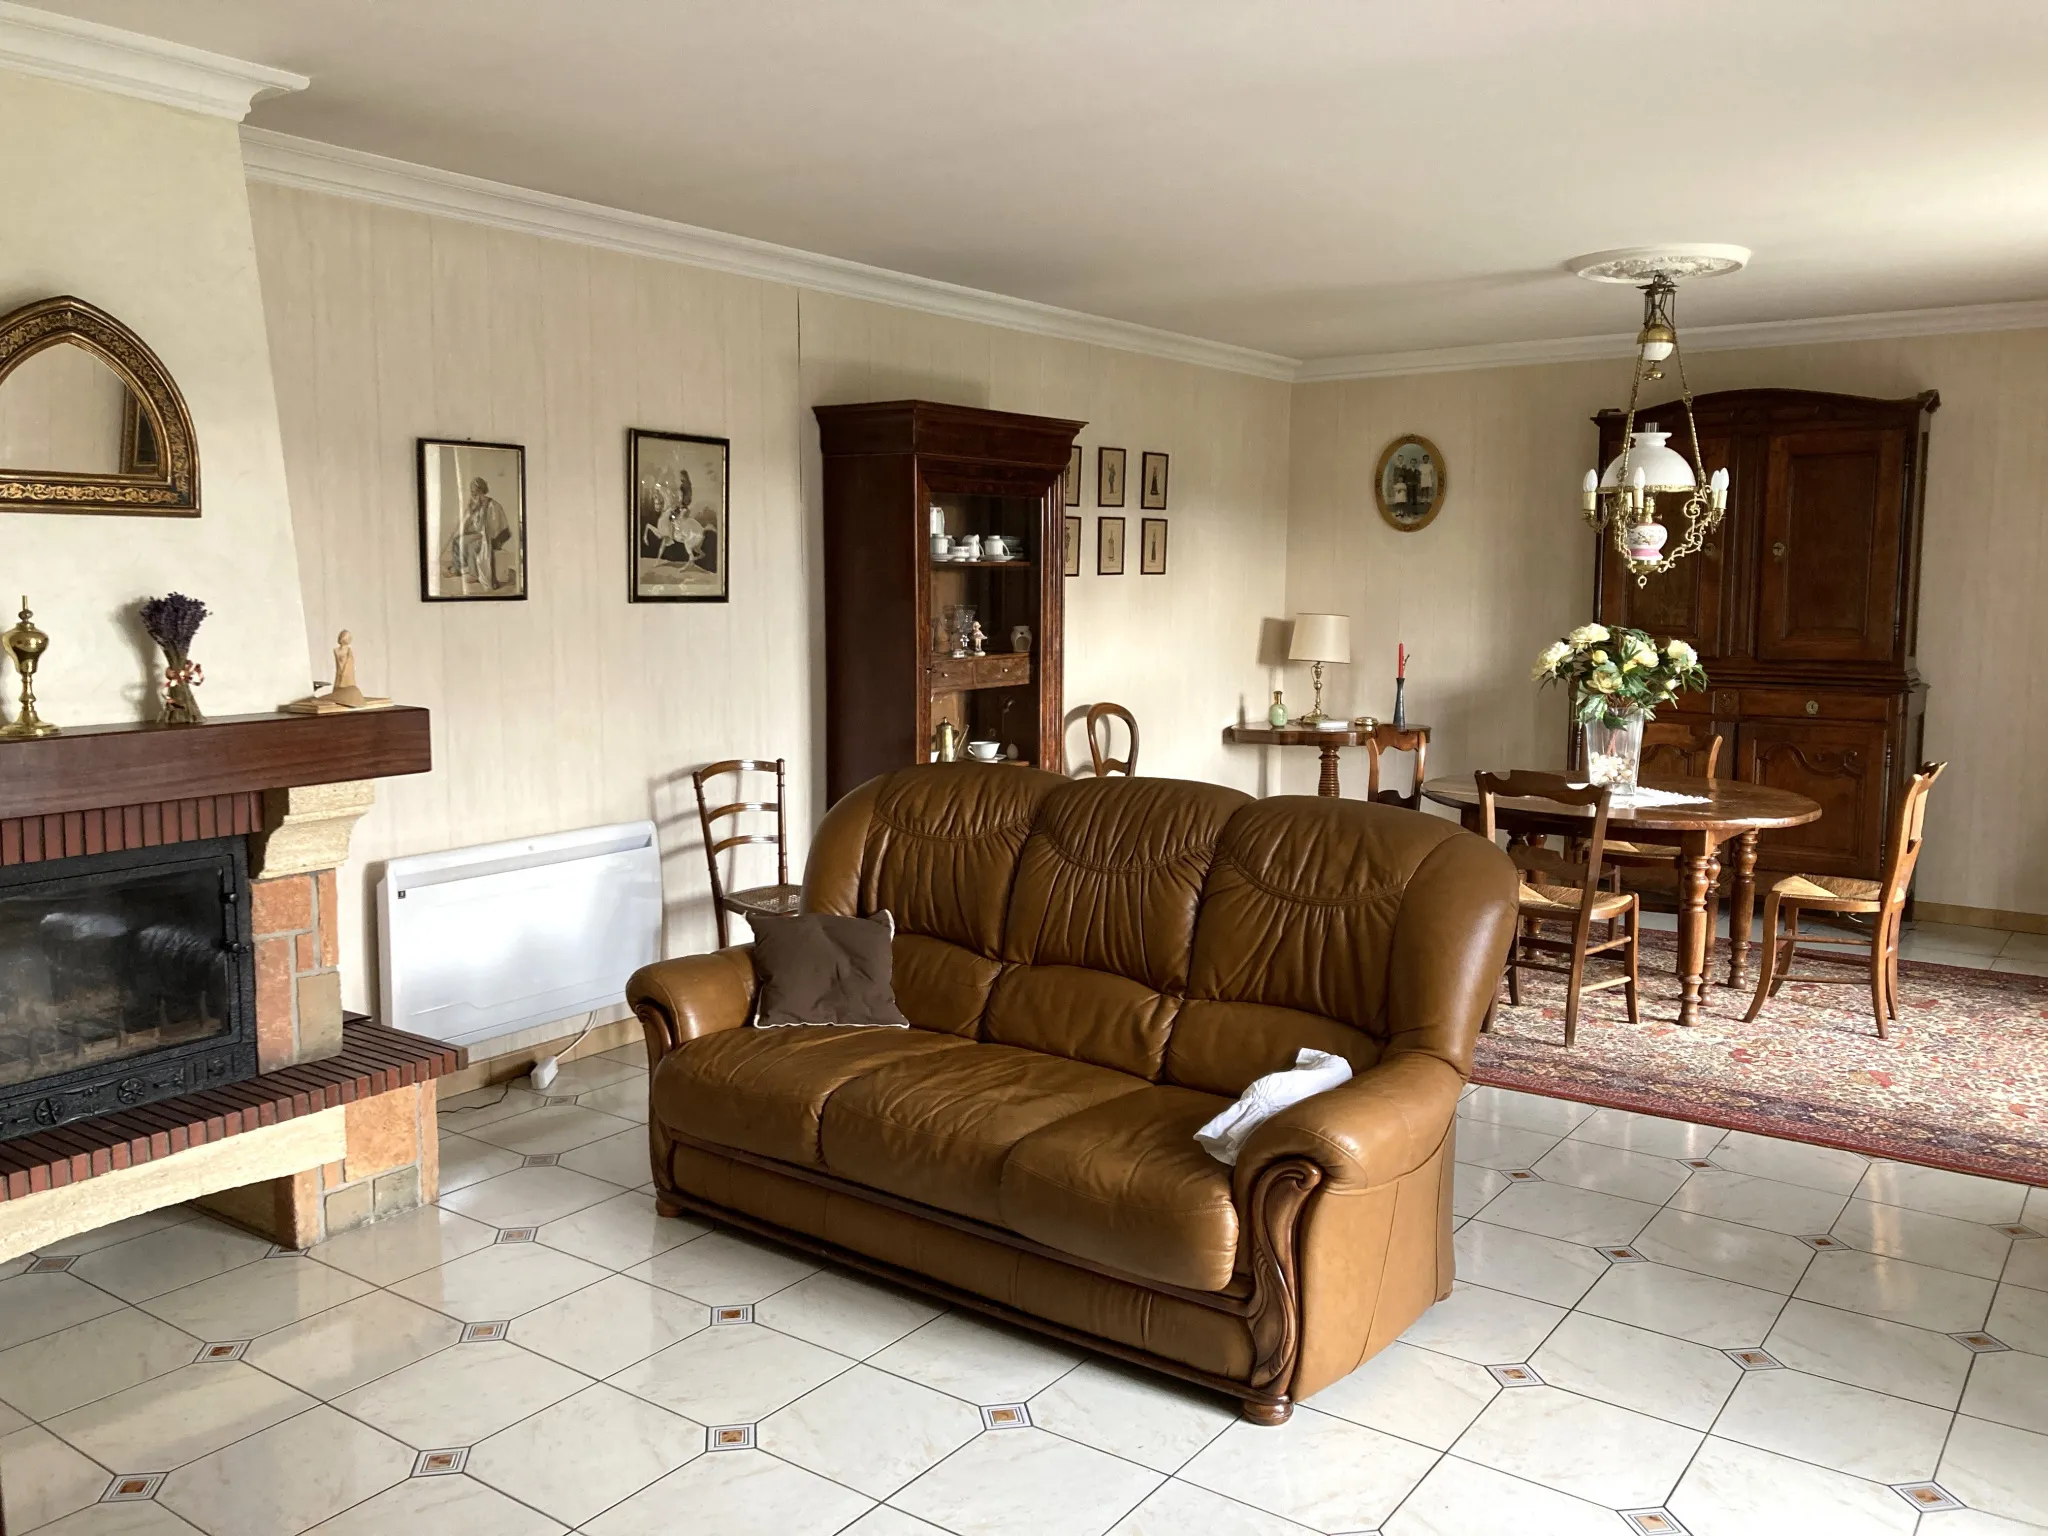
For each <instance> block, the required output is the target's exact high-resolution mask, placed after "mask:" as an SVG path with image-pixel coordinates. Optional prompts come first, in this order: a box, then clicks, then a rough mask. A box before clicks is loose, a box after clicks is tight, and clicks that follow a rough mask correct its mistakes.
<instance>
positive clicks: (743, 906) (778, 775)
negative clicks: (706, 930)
mask: <svg viewBox="0 0 2048 1536" xmlns="http://www.w3.org/2000/svg"><path fill="white" fill-rule="evenodd" d="M750 773H773V774H774V775H775V798H774V799H773V800H772V801H771V800H747V799H744V798H742V799H738V800H734V801H732V802H731V803H730V804H727V805H717V806H714V805H712V804H711V803H710V801H709V800H708V799H707V798H706V797H705V794H704V786H705V785H706V784H707V783H708V782H710V781H711V780H712V779H715V778H719V777H722V776H723V775H725V774H731V775H732V776H733V793H734V794H736V795H742V796H744V794H745V792H746V775H748V774H750ZM690 782H691V783H692V784H693V785H695V786H696V789H697V819H698V820H699V821H700V822H701V823H702V824H703V827H704V860H705V862H706V863H707V864H709V865H710V866H711V909H712V911H713V912H714V913H715V914H716V916H717V919H718V947H719V948H720V949H724V948H726V947H727V946H728V945H730V944H731V943H732V934H731V924H730V914H732V913H735V912H737V913H738V914H739V915H740V916H741V917H749V918H751V917H793V916H795V915H796V914H797V913H798V912H800V911H801V910H803V887H802V886H800V885H791V884H790V883H789V835H788V819H787V816H786V813H785V811H784V808H783V801H784V794H783V790H784V773H783V759H781V758H779V757H778V758H776V759H775V761H773V762H772V763H771V762H768V761H766V760H763V759H758V758H751V757H736V758H729V759H727V760H726V761H725V762H722V763H706V764H705V765H704V766H703V767H702V768H699V769H697V770H696V771H695V772H694V773H692V774H691V775H690ZM760 811H773V812H774V813H775V832H774V834H773V835H772V836H771V835H770V834H768V833H766V832H738V833H735V834H734V835H732V836H731V837H724V838H721V837H718V836H717V835H716V833H715V832H714V831H713V830H712V823H713V822H719V821H726V820H728V819H730V820H732V821H735V822H737V821H738V819H739V818H740V817H741V816H743V815H745V814H747V813H748V812H760ZM749 843H773V844H774V845H775V884H773V885H756V886H750V887H748V888H747V889H745V890H740V891H728V890H727V889H726V888H725V878H724V876H723V875H721V874H720V873H719V869H718V856H719V855H720V854H721V853H724V852H725V851H726V850H727V849H729V848H738V847H741V846H743V845H745V844H749Z"/></svg>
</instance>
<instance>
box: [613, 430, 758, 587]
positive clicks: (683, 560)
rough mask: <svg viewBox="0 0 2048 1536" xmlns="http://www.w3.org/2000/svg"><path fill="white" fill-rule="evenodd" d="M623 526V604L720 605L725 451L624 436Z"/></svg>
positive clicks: (728, 566) (725, 583)
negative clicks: (626, 576) (628, 578)
mask: <svg viewBox="0 0 2048 1536" xmlns="http://www.w3.org/2000/svg"><path fill="white" fill-rule="evenodd" d="M626 457H627V460H628V463H627V466H626V468H627V475H626V484H627V486H628V491H627V495H628V496H629V497H630V498H631V505H630V506H628V508H627V509H626V510H627V516H626V523H627V534H628V537H630V538H631V539H632V541H633V552H632V557H631V559H630V561H629V563H628V569H629V570H630V571H631V573H632V585H631V586H630V587H629V588H627V591H626V597H627V600H628V601H629V602H635V603H722V602H724V601H725V600H726V598H727V596H728V594H729V593H730V591H731V587H730V584H729V582H730V576H731V571H732V544H731V533H732V526H731V519H730V518H729V517H728V516H727V511H728V502H727V497H726V490H727V486H728V484H729V477H730V471H731V462H732V444H731V443H730V442H729V441H728V440H727V439H725V438H722V437H691V436H689V435H688V434H686V433H682V432H648V431H643V430H642V429H641V428H639V427H632V428H628V429H627V432H626Z"/></svg>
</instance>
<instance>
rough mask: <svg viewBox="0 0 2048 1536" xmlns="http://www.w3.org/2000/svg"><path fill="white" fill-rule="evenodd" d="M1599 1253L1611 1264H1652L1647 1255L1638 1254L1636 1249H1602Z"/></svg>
mask: <svg viewBox="0 0 2048 1536" xmlns="http://www.w3.org/2000/svg"><path fill="white" fill-rule="evenodd" d="M1599 1252H1600V1257H1602V1258H1603V1259H1605V1260H1607V1262H1608V1263H1610V1264H1647V1263H1649V1262H1650V1260H1649V1256H1648V1255H1647V1254H1641V1253H1637V1252H1636V1251H1635V1249H1633V1248H1629V1247H1620V1248H1602V1249H1600V1250H1599Z"/></svg>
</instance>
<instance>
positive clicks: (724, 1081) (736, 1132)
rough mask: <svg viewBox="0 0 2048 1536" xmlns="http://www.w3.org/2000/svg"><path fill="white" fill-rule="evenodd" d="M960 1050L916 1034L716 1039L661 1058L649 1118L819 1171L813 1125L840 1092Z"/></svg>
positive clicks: (769, 1032)
mask: <svg viewBox="0 0 2048 1536" xmlns="http://www.w3.org/2000/svg"><path fill="white" fill-rule="evenodd" d="M966 1048H967V1042H966V1041H964V1040H959V1039H955V1038H954V1037H953V1036H951V1035H939V1034H933V1033H932V1032H931V1031H929V1030H923V1029H859V1028H851V1029H849V1028H840V1027H836V1026H813V1027H809V1028H804V1029H794V1028H792V1029H722V1030H718V1031H716V1032H715V1033H712V1034H708V1035H704V1036H702V1037H701V1038H699V1039H696V1040H691V1041H688V1042H686V1043H685V1044H683V1045H682V1046H680V1047H678V1048H677V1049H676V1050H673V1051H671V1052H669V1054H668V1055H667V1056H665V1057H664V1058H662V1062H661V1065H660V1066H659V1067H658V1068H656V1069H655V1073H654V1079H653V1082H652V1083H651V1084H650V1088H649V1096H648V1097H649V1109H650V1112H651V1113H652V1114H653V1115H654V1116H655V1118H656V1119H658V1120H659V1121H660V1122H661V1123H662V1124H663V1125H665V1126H668V1127H669V1128H670V1129H671V1130H673V1131H675V1132H676V1133H677V1134H679V1135H683V1136H688V1137H690V1138H692V1139H693V1140H696V1141H705V1142H712V1143H715V1144H716V1145H719V1146H725V1147H736V1148H738V1149H739V1150H740V1151H742V1152H753V1153H757V1154H759V1155H760V1156H762V1157H773V1158H779V1159H781V1160H782V1161H783V1162H786V1163H799V1164H803V1165H805V1166H807V1167H812V1168H816V1167H820V1166H822V1159H821V1158H820V1156H819V1153H818V1118H819V1115H820V1114H821V1113H822V1112H823V1110H824V1107H825V1102H826V1100H828V1099H829V1098H831V1096H832V1095H833V1094H834V1093H835V1092H837V1091H839V1090H840V1089H841V1088H843V1087H844V1086H845V1085H846V1084H847V1083H849V1082H852V1081H854V1080H855V1079H856V1078H859V1077H861V1076H863V1075H864V1074H866V1073H869V1072H872V1071H875V1070H876V1069H877V1068H882V1067H887V1066H889V1065H891V1064H892V1063H903V1062H911V1061H915V1060H918V1059H921V1058H925V1057H929V1056H933V1055H936V1054H939V1053H942V1052H946V1051H951V1050H963V1049H966Z"/></svg>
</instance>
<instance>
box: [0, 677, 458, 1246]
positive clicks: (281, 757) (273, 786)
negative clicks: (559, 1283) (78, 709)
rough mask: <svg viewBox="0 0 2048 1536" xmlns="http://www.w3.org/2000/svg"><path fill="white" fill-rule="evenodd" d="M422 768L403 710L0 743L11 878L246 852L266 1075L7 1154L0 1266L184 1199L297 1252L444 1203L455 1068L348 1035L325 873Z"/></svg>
mask: <svg viewBox="0 0 2048 1536" xmlns="http://www.w3.org/2000/svg"><path fill="white" fill-rule="evenodd" d="M431 766H432V756H431V749H430V745H429V734H428V716H427V712H426V711H425V710H420V709H410V708H396V709H388V710H378V711H375V712H365V713H363V714H361V715H353V716H333V715H329V716H287V715H251V716H240V717H235V718H231V719H222V720H216V721H210V722H208V723H206V724H205V725H199V726H181V727H163V726H157V725H125V726H102V727H88V728H85V729H83V730H77V731H69V732H66V733H65V734H64V735H61V736H56V737H51V738H48V739H46V740H43V741H34V742H18V743H7V744H4V745H0V865H14V864H26V863H42V862H48V861H51V860H57V859H68V858H73V857H77V856H80V855H84V854H94V853H102V852H115V851H119V850H121V849H126V848H145V847H156V846H163V845H167V844H174V843H179V842H188V841H194V840H198V839H204V838H214V837H225V836H246V837H247V838H248V839H249V868H250V876H251V892H250V894H251V916H252V929H253V938H254V943H255V955H254V966H255V980H256V986H255V994H256V1035H257V1059H258V1070H259V1072H260V1073H261V1074H263V1075H261V1076H259V1077H256V1078H253V1079H249V1080H247V1081H246V1082H245V1083H244V1084H243V1085H239V1087H238V1089H236V1090H229V1091H228V1093H223V1094H199V1095H194V1096H193V1097H192V1098H190V1099H173V1100H165V1101H161V1102H160V1103H158V1104H155V1105H150V1106H144V1107H142V1108H141V1109H138V1110H136V1111H131V1112H127V1113H124V1114H119V1115H112V1116H106V1117H102V1118H101V1119H99V1120H81V1121H72V1122H69V1123H68V1124H66V1125H65V1126H62V1127H59V1128H58V1129H57V1130H56V1131H53V1132H51V1133H48V1134H45V1135H38V1136H31V1137H17V1138H14V1139H13V1140H10V1141H5V1142H0V1259H5V1258H6V1257H8V1256H10V1255H11V1254H14V1253H20V1252H24V1251H27V1250H28V1249H30V1248H34V1247H39V1246H47V1245H48V1244H49V1243H50V1242H51V1241H54V1240H57V1239H60V1238H61V1237H63V1236H65V1235H68V1234H69V1233H71V1232H77V1231H83V1230H87V1229H89V1228H91V1227H94V1226H98V1225H101V1224H103V1223H104V1222H107V1221H112V1220H118V1219H120V1218H122V1217H125V1216H129V1215H133V1214H136V1213H138V1212H139V1211H143V1210H149V1209H154V1208H156V1207H158V1206H162V1205H168V1204H175V1203H179V1202H182V1201H196V1202H198V1203H200V1204H202V1205H205V1206H207V1207H208V1208H210V1209H213V1210H216V1211H218V1212H219V1213H221V1214H222V1215H225V1216H228V1217H230V1218H232V1219H234V1220H236V1221H239V1222H241V1223H242V1224H244V1225H246V1226H250V1227H252V1228H255V1229H256V1230H258V1231H261V1232H263V1233H265V1234H266V1235H268V1236H270V1237H271V1238H272V1239H273V1240H274V1241H276V1242H278V1243H280V1244H281V1245H283V1246H286V1247H291V1248H303V1247H306V1246H308V1245H309V1244H311V1243H314V1242H318V1241H320V1240H322V1239H323V1238H325V1237H328V1236H331V1235H333V1234H335V1233H338V1232H342V1231H345V1230H347V1229H348V1228H350V1227H354V1226H358V1225H361V1224H362V1223H363V1222H365V1221H368V1220H370V1219H372V1218H373V1217H375V1216H379V1215H384V1214H388V1213H389V1212H392V1211H397V1210H404V1209H408V1208H410V1207H412V1206H415V1205H418V1204H420V1203H422V1202H423V1201H431V1200H432V1199H433V1198H434V1197H435V1194H436V1176H437V1171H438V1170H437V1166H436V1158H435V1147H436V1131H435V1119H434V1097H435V1089H434V1084H433V1078H434V1077H435V1076H436V1075H438V1074H439V1073H440V1072H442V1071H445V1070H448V1069H449V1067H451V1066H452V1065H453V1053H451V1052H447V1051H445V1050H443V1049H441V1048H439V1047H437V1046H435V1045H433V1044H432V1043H431V1042H424V1041H413V1040H412V1039H411V1037H408V1036H402V1035H397V1034H394V1033H393V1032H391V1031H387V1030H380V1029H377V1028H376V1027H375V1026H373V1025H370V1024H369V1023H368V1022H367V1021H348V1022H345V1021H344V1018H343V1014H342V1007H341V978H340V972H339V970H338V969H337V960H338V943H337V934H336V923H337V918H338V915H339V914H338V911H337V905H336V900H337V898H336V886H335V875H334V872H335V869H336V868H337V867H338V866H339V865H340V864H341V863H343V862H344V861H345V860H346V859H347V857H348V843H349V834H350V832H351V830H352V829H353V828H354V825H355V823H356V820H357V818H359V817H360V816H361V815H362V814H363V813H364V812H365V811H367V810H368V809H369V808H370V806H371V804H372V803H373V801H374V797H375V786H374V783H373V781H374V780H375V779H377V778H381V777H389V776H394V775H398V774H406V773H422V772H425V771H427V770H428V769H429V768H430V767H431ZM414 1058H417V1059H414ZM323 1063H324V1064H326V1065H325V1066H322V1065H320V1064H323ZM229 1094H232V1099H233V1102H232V1104H230V1103H229V1102H228V1095H229Z"/></svg>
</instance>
